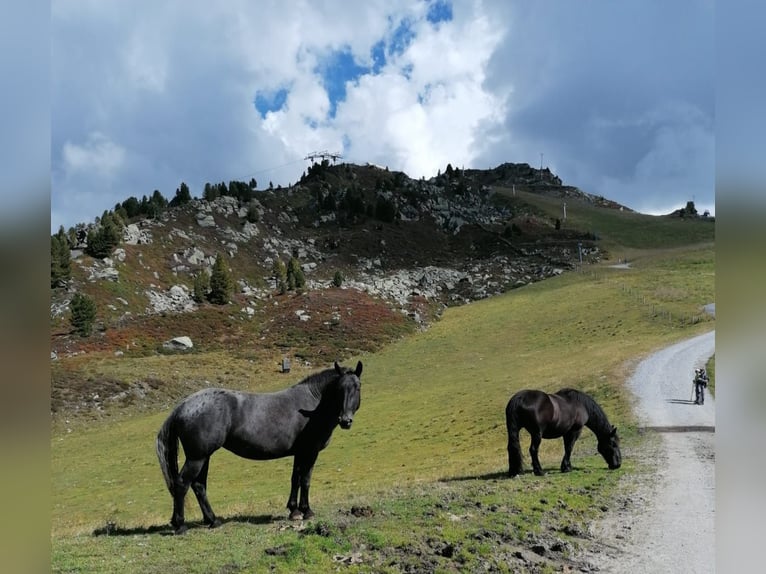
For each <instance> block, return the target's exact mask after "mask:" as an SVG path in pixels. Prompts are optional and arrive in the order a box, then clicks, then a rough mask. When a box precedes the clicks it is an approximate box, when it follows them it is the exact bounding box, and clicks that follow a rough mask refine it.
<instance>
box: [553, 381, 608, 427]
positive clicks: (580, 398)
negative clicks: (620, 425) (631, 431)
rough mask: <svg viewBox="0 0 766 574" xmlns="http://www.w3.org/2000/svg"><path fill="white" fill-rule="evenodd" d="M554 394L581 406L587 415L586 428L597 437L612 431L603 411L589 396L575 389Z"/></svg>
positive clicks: (562, 390) (567, 389)
mask: <svg viewBox="0 0 766 574" xmlns="http://www.w3.org/2000/svg"><path fill="white" fill-rule="evenodd" d="M556 394H557V395H560V396H562V397H564V398H566V399H567V400H570V401H573V402H577V403H579V404H581V405H582V406H583V408H584V409H585V411H586V412H587V413H588V422H587V423H586V426H587V427H588V428H590V429H591V430H592V431H593V432H594V433H596V434H597V435H601V434H604V433H607V434H608V433H610V432H611V431H612V425H611V424H610V423H609V419H608V418H607V416H606V413H605V412H604V409H602V408H601V407H600V406H599V404H598V403H597V402H596V401H595V400H593V397H591V396H590V395H588V394H586V393H583V392H582V391H578V390H577V389H569V388H566V389H561V390H560V391H556Z"/></svg>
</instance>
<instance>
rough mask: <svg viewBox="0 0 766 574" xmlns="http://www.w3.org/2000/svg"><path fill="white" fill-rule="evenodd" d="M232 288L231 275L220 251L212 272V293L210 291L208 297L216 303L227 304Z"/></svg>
mask: <svg viewBox="0 0 766 574" xmlns="http://www.w3.org/2000/svg"><path fill="white" fill-rule="evenodd" d="M231 289H232V281H231V277H230V276H229V271H228V270H227V269H226V266H225V264H224V261H223V257H222V256H221V254H220V253H219V254H218V255H216V258H215V263H214V264H213V271H212V273H211V274H210V293H208V295H207V299H208V301H210V302H211V303H214V304H216V305H225V304H226V303H228V302H229V296H230V294H231Z"/></svg>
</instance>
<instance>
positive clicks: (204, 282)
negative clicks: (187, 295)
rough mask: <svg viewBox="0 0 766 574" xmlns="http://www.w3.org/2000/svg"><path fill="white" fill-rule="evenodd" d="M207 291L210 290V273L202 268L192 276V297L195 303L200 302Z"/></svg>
mask: <svg viewBox="0 0 766 574" xmlns="http://www.w3.org/2000/svg"><path fill="white" fill-rule="evenodd" d="M208 291H210V273H208V272H207V269H203V270H202V271H200V272H199V273H197V275H196V277H194V291H193V293H192V298H193V299H194V300H195V301H196V302H197V303H202V302H203V301H204V300H205V297H207V294H208Z"/></svg>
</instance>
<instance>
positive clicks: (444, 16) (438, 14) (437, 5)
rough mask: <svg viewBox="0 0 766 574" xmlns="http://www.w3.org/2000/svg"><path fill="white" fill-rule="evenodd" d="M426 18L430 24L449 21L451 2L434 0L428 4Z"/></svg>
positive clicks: (450, 18)
mask: <svg viewBox="0 0 766 574" xmlns="http://www.w3.org/2000/svg"><path fill="white" fill-rule="evenodd" d="M426 20H428V21H429V22H431V24H438V23H439V22H449V21H451V20H452V2H449V1H448V0H435V1H434V2H431V3H430V4H429V5H428V13H426Z"/></svg>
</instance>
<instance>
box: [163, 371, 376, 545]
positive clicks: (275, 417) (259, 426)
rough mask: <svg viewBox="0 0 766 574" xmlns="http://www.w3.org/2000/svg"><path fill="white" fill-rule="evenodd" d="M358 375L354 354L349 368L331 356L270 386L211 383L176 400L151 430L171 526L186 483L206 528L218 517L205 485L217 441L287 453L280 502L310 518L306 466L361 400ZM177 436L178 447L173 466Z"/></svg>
mask: <svg viewBox="0 0 766 574" xmlns="http://www.w3.org/2000/svg"><path fill="white" fill-rule="evenodd" d="M361 375H362V363H361V362H358V363H357V364H356V369H355V370H353V371H352V370H351V369H348V368H345V367H341V366H339V365H338V363H335V368H333V369H327V370H325V371H322V372H320V373H316V374H314V375H311V376H309V377H307V378H306V379H304V380H303V381H301V382H300V383H298V384H297V385H294V386H292V387H290V388H288V389H285V390H282V391H279V392H276V393H262V394H254V393H244V392H239V391H228V390H225V389H213V388H211V389H203V390H201V391H198V392H196V393H194V394H193V395H190V396H188V397H187V398H185V399H184V400H183V401H181V403H179V404H178V406H176V408H175V409H173V412H171V413H170V416H169V417H168V418H167V420H165V422H164V424H163V425H162V428H161V429H160V431H159V434H158V435H157V456H158V457H159V459H160V467H161V468H162V474H163V476H164V477H165V483H166V484H167V486H168V490H169V491H170V494H171V496H172V497H173V516H172V518H171V519H170V523H171V524H172V525H173V527H174V528H175V532H176V534H182V533H184V532H185V531H186V529H187V527H186V525H185V524H184V498H185V497H186V493H187V492H188V490H189V487H190V486H191V488H192V490H193V491H194V494H195V496H196V497H197V502H199V506H200V508H201V509H202V515H203V517H204V521H205V523H206V524H208V525H209V526H210V527H211V528H214V527H216V526H219V525H220V524H221V521H220V519H218V518H217V517H216V515H215V514H214V513H213V510H212V508H210V503H209V502H208V500H207V493H206V490H207V472H208V466H209V464H210V455H212V454H213V453H214V452H215V451H216V450H218V449H219V448H221V447H223V448H225V449H228V450H230V451H231V452H233V453H234V454H237V455H239V456H241V457H244V458H249V459H252V460H270V459H274V458H281V457H284V456H293V457H295V458H294V460H293V474H292V479H291V486H290V497H289V498H288V500H287V508H288V509H289V510H290V518H292V519H295V520H299V519H301V518H307V519H308V518H311V517H312V516H313V515H314V513H313V512H312V510H311V507H310V506H309V486H310V484H311V471H312V470H313V468H314V463H315V462H316V459H317V456H318V455H319V451H320V450H322V449H324V448H325V447H326V446H327V445H328V444H329V442H330V437H331V435H332V432H333V430H335V427H336V426H337V425H340V427H341V428H342V429H349V428H351V423H352V422H353V419H354V413H356V411H357V409H358V408H359V403H360V400H361V394H360V393H361V383H360V381H359V377H360V376H361ZM179 440H180V441H181V444H182V445H183V449H184V453H185V454H186V462H185V463H184V465H183V467H182V468H181V471H180V472H179V471H178V441H179ZM299 490H300V502H298V491H299Z"/></svg>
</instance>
